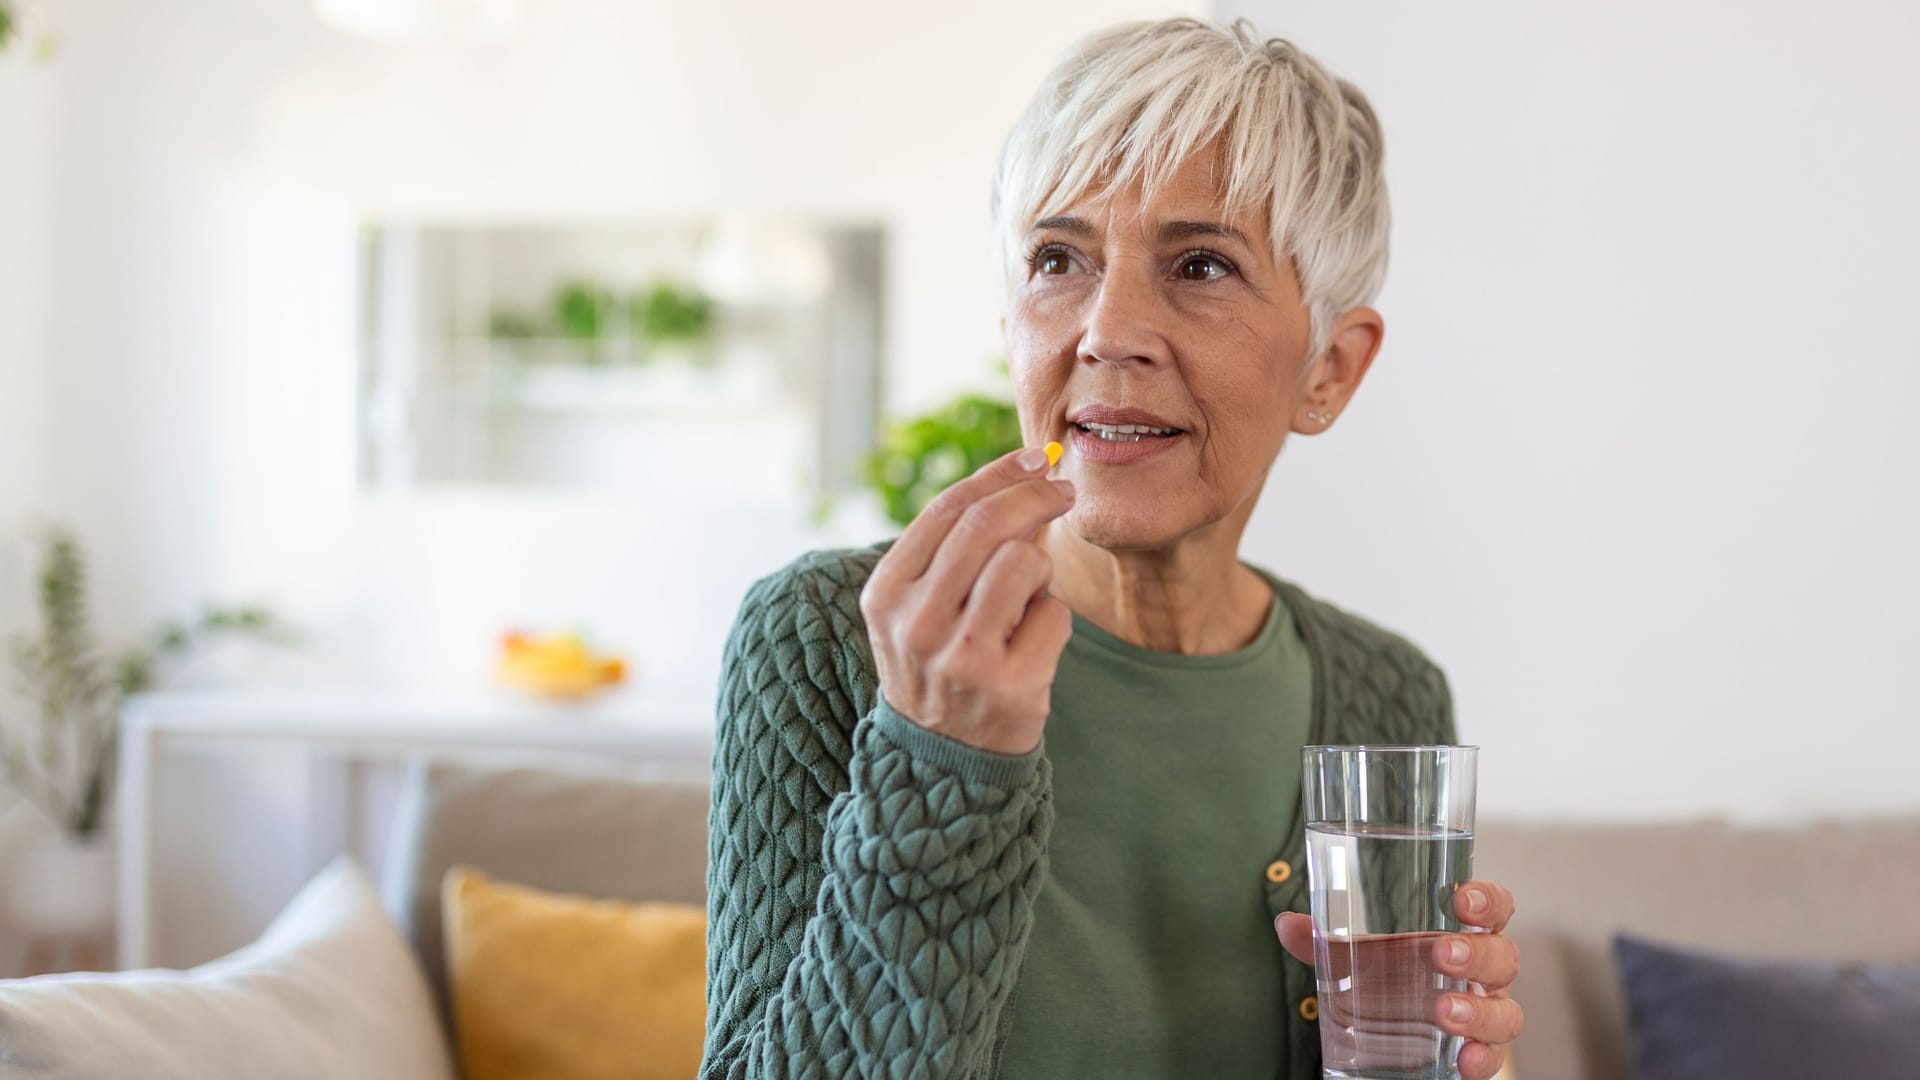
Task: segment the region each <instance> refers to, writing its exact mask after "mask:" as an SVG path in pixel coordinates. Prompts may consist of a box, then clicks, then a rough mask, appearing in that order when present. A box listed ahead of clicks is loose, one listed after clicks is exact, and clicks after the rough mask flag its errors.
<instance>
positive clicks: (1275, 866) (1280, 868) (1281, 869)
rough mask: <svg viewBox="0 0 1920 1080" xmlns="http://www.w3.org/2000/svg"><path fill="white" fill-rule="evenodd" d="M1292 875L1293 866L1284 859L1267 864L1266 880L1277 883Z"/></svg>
mask: <svg viewBox="0 0 1920 1080" xmlns="http://www.w3.org/2000/svg"><path fill="white" fill-rule="evenodd" d="M1292 876H1293V867H1292V866H1291V865H1289V864H1288V862H1287V861H1286V860H1285V859H1280V860H1277V861H1275V862H1272V863H1269V864H1267V880H1268V881H1271V882H1273V883H1274V884H1275V885H1279V884H1281V883H1283V882H1285V881H1286V880H1287V879H1288V878H1290V877H1292Z"/></svg>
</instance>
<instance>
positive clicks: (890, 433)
mask: <svg viewBox="0 0 1920 1080" xmlns="http://www.w3.org/2000/svg"><path fill="white" fill-rule="evenodd" d="M1019 446H1020V417H1019V415H1018V414H1017V413H1016V412H1015V411H1014V407H1013V405H1012V403H1011V402H1006V401H1001V400H998V399H996V398H991V397H986V396H984V395H981V394H965V395H962V396H960V397H958V398H956V399H954V400H953V401H952V402H949V403H948V404H947V405H945V406H943V407H941V408H939V409H936V410H934V411H933V412H930V413H927V414H926V415H924V416H920V417H916V418H914V419H912V420H908V421H905V422H903V423H895V424H891V425H889V426H888V427H887V430H886V433H885V434H884V435H883V436H882V438H881V441H880V446H879V447H878V448H877V449H875V450H874V452H873V453H872V455H870V456H869V457H868V458H867V484H868V486H870V487H872V488H873V490H874V491H875V492H877V493H878V494H879V496H880V500H881V503H882V505H883V506H884V507H885V509H886V513H887V518H888V519H889V520H891V521H892V522H893V523H894V524H896V525H900V526H905V525H907V524H908V523H909V522H911V521H912V520H913V518H914V515H916V514H918V513H919V512H920V511H921V509H922V508H924V507H925V506H926V505H927V503H929V502H931V501H932V500H933V497H934V496H935V495H938V494H940V492H941V491H943V490H945V489H946V487H947V485H949V484H952V483H953V482H954V481H956V480H959V479H961V478H962V477H965V476H969V475H971V474H972V473H973V471H974V470H975V469H978V468H980V466H982V465H985V464H986V463H987V462H989V461H992V460H993V459H994V458H997V457H999V456H1000V455H1002V454H1006V453H1010V452H1012V451H1013V450H1016V449H1018V448H1019Z"/></svg>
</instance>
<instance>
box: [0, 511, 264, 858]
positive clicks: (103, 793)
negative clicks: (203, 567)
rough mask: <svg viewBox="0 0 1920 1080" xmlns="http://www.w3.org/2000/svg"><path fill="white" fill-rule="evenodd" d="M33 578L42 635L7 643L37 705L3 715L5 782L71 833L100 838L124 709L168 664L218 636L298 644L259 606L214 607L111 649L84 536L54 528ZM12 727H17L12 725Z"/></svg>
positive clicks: (18, 676) (0, 745)
mask: <svg viewBox="0 0 1920 1080" xmlns="http://www.w3.org/2000/svg"><path fill="white" fill-rule="evenodd" d="M40 548H41V561H40V568H39V573H38V576H37V580H36V582H35V584H36V586H37V588H36V593H37V596H36V599H37V601H38V606H39V614H40V624H41V625H40V629H39V632H38V633H18V634H13V635H10V636H9V637H8V638H7V641H6V646H7V657H6V659H7V664H8V667H9V668H10V669H11V672H12V676H13V686H14V689H15V690H17V691H18V692H19V693H20V694H21V695H23V696H24V698H25V699H26V701H27V702H29V704H30V708H31V710H32V711H31V713H30V715H29V717H28V718H26V719H25V720H19V719H17V718H12V717H7V716H0V786H5V787H8V788H11V789H13V790H14V791H16V792H17V793H19V794H20V795H22V796H24V797H25V798H26V799H27V800H28V801H29V802H31V803H33V804H34V805H35V806H37V807H39V809H40V810H41V811H42V812H44V813H45V814H46V815H47V817H48V818H50V819H51V820H52V821H53V822H54V823H55V824H57V825H58V826H59V827H60V829H61V831H62V832H63V833H65V834H67V835H68V836H70V837H72V838H74V839H76V840H79V841H83V842H84V841H86V840H87V839H89V838H90V837H92V836H93V835H94V834H95V833H96V832H98V831H99V830H100V828H101V825H102V819H103V817H104V814H105V810H106V805H107V798H108V794H109V791H110V789H111V785H112V771H113V763H114V755H115V751H116V749H117V748H118V745H119V715H120V705H121V703H122V702H124V701H125V700H126V698H127V696H128V695H129V694H134V693H138V692H140V691H143V690H148V689H151V688H152V687H153V686H154V683H155V681H156V679H157V678H158V676H159V675H160V673H161V671H162V670H163V669H164V667H165V666H166V665H167V663H168V662H169V661H172V660H174V659H175V658H177V657H179V656H180V655H182V654H184V653H186V652H188V651H190V650H192V649H194V648H195V647H197V646H199V645H201V644H202V643H204V642H206V641H207V640H209V639H211V638H214V637H218V636H246V637H253V638H258V639H261V640H264V641H270V642H274V643H277V644H290V643H292V642H293V641H294V640H295V635H294V634H293V632H292V631H291V630H290V629H289V628H288V627H286V626H285V625H283V624H282V623H281V622H280V621H279V620H278V619H277V618H276V617H275V616H274V615H273V614H272V613H271V612H268V611H266V610H264V609H261V608H256V607H231V608H224V607H208V608H206V609H204V610H203V611H202V612H201V614H200V615H199V617H198V618H197V619H194V620H192V621H190V622H173V621H169V622H162V623H160V624H159V625H158V626H156V627H154V629H153V631H152V632H151V634H150V635H149V636H148V638H147V639H146V640H145V641H143V642H140V643H138V644H134V645H128V646H125V647H122V648H119V649H107V648H104V647H102V646H101V645H100V644H99V643H98V642H96V641H95V640H94V637H93V633H92V630H91V628H90V626H89V620H88V617H87V569H86V559H85V556H84V554H83V553H82V551H81V547H80V542H79V539H78V538H77V537H76V536H75V535H74V533H73V532H72V531H71V530H69V529H66V528H64V527H59V526H54V527H50V528H49V529H47V530H46V533H45V535H44V537H43V538H42V541H41V545H40ZM10 720H11V721H13V722H9V721H10Z"/></svg>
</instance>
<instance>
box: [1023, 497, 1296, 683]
mask: <svg viewBox="0 0 1920 1080" xmlns="http://www.w3.org/2000/svg"><path fill="white" fill-rule="evenodd" d="M1249 501H1251V500H1249ZM1249 509H1251V508H1249ZM1248 516H1249V515H1248V514H1245V513H1235V514H1233V515H1230V516H1229V517H1228V518H1226V519H1223V520H1221V521H1217V522H1214V523H1213V524H1211V525H1208V526H1206V527H1205V528H1202V529H1199V530H1196V531H1194V532H1192V533H1189V534H1187V535H1186V536H1183V537H1181V538H1180V539H1179V540H1176V541H1175V542H1173V543H1172V544H1170V545H1168V546H1166V547H1161V548H1145V549H1139V550H1121V551H1113V550H1109V549H1107V548H1103V547H1100V546H1098V545H1095V544H1092V543H1089V542H1087V541H1086V540H1083V539H1081V538H1080V536H1079V535H1078V534H1076V533H1075V532H1074V531H1073V530H1072V529H1071V528H1068V527H1066V526H1065V525H1064V524H1063V523H1061V522H1057V521H1056V522H1052V523H1050V524H1049V526H1048V527H1047V528H1046V529H1045V530H1044V532H1043V533H1042V537H1041V542H1042V543H1043V544H1044V545H1045V546H1046V549H1047V552H1048V554H1050V555H1051V556H1053V584H1052V585H1050V586H1049V587H1048V592H1050V593H1052V594H1053V595H1054V596H1055V597H1057V598H1059V599H1060V601H1061V602H1062V603H1065V604H1066V605H1067V606H1068V607H1069V608H1071V609H1073V611H1074V612H1075V613H1076V614H1078V615H1079V616H1080V617H1081V618H1083V619H1086V620H1087V621H1088V622H1091V623H1092V624H1093V625H1095V626H1097V627H1099V628H1100V629H1102V630H1104V631H1106V632H1107V633H1109V634H1112V635H1113V636H1114V637H1117V638H1119V639H1120V640H1122V641H1125V642H1128V643H1129V644H1132V645H1138V646H1140V647H1141V648H1144V649H1153V650H1155V651H1158V652H1171V653H1181V654H1183V655H1188V656H1204V655H1209V654H1215V653H1226V652H1232V651H1234V650H1235V649H1239V648H1243V647H1245V646H1246V644H1247V643H1248V642H1250V641H1252V640H1253V639H1254V638H1255V637H1257V636H1258V635H1259V633H1260V628H1261V627H1262V626H1263V625H1265V623H1266V620H1267V615H1268V612H1269V609H1270V606H1271V605H1272V603H1273V589H1272V588H1271V586H1269V585H1268V584H1267V582H1266V580H1265V579H1264V578H1262V577H1261V576H1260V575H1259V574H1257V573H1255V572H1253V571H1252V570H1250V569H1248V568H1247V567H1246V566H1244V565H1242V564H1241V562H1240V556H1239V551H1240V534H1241V532H1242V531H1244V530H1245V528H1246V522H1247V517H1248Z"/></svg>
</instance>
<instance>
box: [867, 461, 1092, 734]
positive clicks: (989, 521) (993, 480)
mask: <svg viewBox="0 0 1920 1080" xmlns="http://www.w3.org/2000/svg"><path fill="white" fill-rule="evenodd" d="M1046 469H1047V455H1046V451H1044V450H1041V449H1039V448H1038V447H1030V448H1028V449H1025V450H1021V451H1019V452H1018V453H1013V454H1008V455H1007V456H1005V457H1003V458H1000V459H999V460H997V461H993V462H990V463H988V464H987V465H984V466H982V467H981V468H980V471H978V472H976V473H974V474H973V475H972V476H969V477H967V478H966V479H964V480H962V481H960V482H959V483H957V484H954V485H953V486H952V487H950V488H948V489H947V490H945V491H943V492H941V493H940V494H939V495H938V496H937V497H935V498H934V500H933V501H932V502H930V503H928V504H927V507H926V509H924V510H922V511H921V512H920V516H919V517H916V518H914V520H913V524H911V525H909V526H907V529H906V531H905V532H904V533H902V534H901V536H900V539H899V540H897V541H895V542H894V545H893V547H891V548H890V549H888V551H887V553H886V554H885V555H884V556H882V557H881V559H880V562H879V565H877V566H875V567H874V569H873V575H872V576H871V577H870V578H868V579H867V585H866V588H865V589H864V590H862V591H861V593H860V611H861V613H862V614H863V615H865V616H866V620H867V636H868V638H869V639H870V640H871V641H872V643H873V658H874V662H875V665H876V667H877V668H878V669H879V675H880V692H881V694H882V695H883V696H884V697H885V698H886V700H887V703H888V704H889V705H891V706H893V708H894V710H895V711H896V712H899V713H900V714H901V715H902V716H905V717H906V718H907V719H909V720H912V721H913V722H914V723H916V724H919V725H920V726H921V727H924V728H928V729H930V730H933V731H937V732H939V733H940V734H942V735H945V736H947V737H949V738H952V739H957V740H959V741H960V742H963V743H966V744H967V745H969V746H973V747H977V748H979V749H982V750H991V751H994V752H997V753H1002V754H1024V753H1027V752H1028V751H1030V750H1032V749H1033V748H1034V747H1035V746H1038V745H1039V743H1040V733H1041V731H1042V730H1043V729H1044V728H1045V727H1046V722H1047V713H1048V712H1049V711H1050V710H1051V707H1052V696H1053V695H1052V689H1053V676H1054V670H1055V668H1056V667H1057V666H1058V665H1059V662H1060V652H1061V650H1062V649H1065V648H1066V645H1067V639H1068V638H1069V637H1071V636H1072V634H1073V615H1072V613H1071V612H1069V611H1068V610H1067V606H1066V605H1065V604H1063V603H1061V602H1060V601H1058V600H1056V599H1054V598H1053V597H1050V596H1048V595H1047V592H1046V590H1047V586H1048V584H1050V583H1051V582H1052V580H1053V559H1052V557H1051V556H1049V555H1048V554H1047V552H1046V549H1045V548H1043V547H1041V546H1040V544H1039V543H1037V542H1036V541H1035V540H1034V536H1035V533H1036V532H1038V530H1039V528H1040V526H1042V525H1044V524H1045V523H1047V522H1048V521H1051V520H1053V519H1054V518H1056V517H1059V516H1060V515H1061V514H1064V513H1066V512H1067V510H1068V509H1070V508H1071V507H1072V506H1073V485H1072V484H1071V483H1069V482H1067V481H1065V480H1049V479H1048V478H1047V476H1046Z"/></svg>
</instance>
